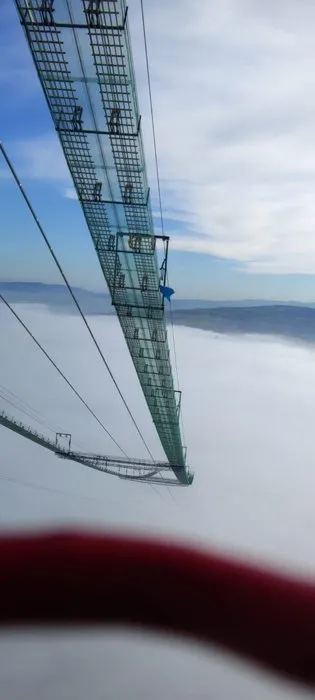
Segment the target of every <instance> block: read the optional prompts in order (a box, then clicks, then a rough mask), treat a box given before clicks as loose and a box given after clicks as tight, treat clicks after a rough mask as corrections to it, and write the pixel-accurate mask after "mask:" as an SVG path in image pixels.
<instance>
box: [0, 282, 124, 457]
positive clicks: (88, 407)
mask: <svg viewBox="0 0 315 700" xmlns="http://www.w3.org/2000/svg"><path fill="white" fill-rule="evenodd" d="M0 299H1V301H2V302H3V303H4V304H5V306H6V307H7V309H9V311H11V314H13V316H14V317H15V318H16V320H17V321H18V322H19V323H20V325H21V326H22V327H23V328H24V330H25V331H26V333H27V334H28V335H29V336H30V338H31V339H32V340H33V342H34V343H35V345H37V347H38V348H39V350H41V352H42V353H43V354H44V355H45V357H47V360H49V362H50V363H51V364H52V366H53V367H54V368H55V370H56V371H57V372H58V374H60V376H61V377H62V378H63V379H64V381H65V382H66V383H67V384H68V386H69V387H70V389H71V390H72V391H73V392H74V394H75V395H76V396H77V397H78V399H80V401H81V403H83V405H84V406H85V408H87V410H88V411H89V413H90V414H91V415H92V416H93V418H95V420H96V421H97V422H98V424H99V425H100V426H101V428H102V429H103V430H104V431H105V433H106V434H107V435H108V437H110V439H111V440H112V441H113V442H114V444H115V445H116V447H118V448H119V450H120V451H121V452H122V453H123V455H124V456H125V457H127V458H128V455H127V454H126V452H125V451H124V450H123V448H122V447H121V446H120V445H119V443H118V442H117V440H115V438H114V437H113V436H112V434H111V433H110V432H109V430H107V428H106V427H105V425H104V424H103V423H102V421H101V420H100V419H99V418H98V417H97V415H96V413H94V411H93V410H92V408H90V406H89V405H88V403H87V402H86V401H85V400H84V399H83V397H82V396H81V394H79V392H78V391H77V389H76V388H75V387H74V386H73V384H72V383H71V382H70V380H69V379H68V378H67V377H66V375H65V374H64V373H63V371H62V370H61V369H60V367H58V365H57V364H56V362H55V361H54V360H53V359H52V357H51V356H50V355H49V353H48V352H47V350H45V348H44V347H43V345H41V343H40V342H39V341H38V340H37V338H36V337H35V335H33V333H32V331H30V329H29V328H28V326H27V325H26V323H24V321H22V319H21V317H20V316H19V315H18V314H17V312H16V311H14V309H13V308H12V306H11V304H9V302H8V301H7V300H6V299H5V298H4V296H3V294H0Z"/></svg>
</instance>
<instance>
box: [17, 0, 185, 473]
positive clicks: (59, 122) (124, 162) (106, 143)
mask: <svg viewBox="0 0 315 700" xmlns="http://www.w3.org/2000/svg"><path fill="white" fill-rule="evenodd" d="M16 5H17V7H18V10H19V13H20V18H21V23H22V25H23V27H24V30H25V33H26V37H27V40H28V43H29V46H30V49H31V52H32V55H33V59H34V62H35V66H36V69H37V72H38V75H39V79H40V81H41V84H42V87H43V90H44V93H45V96H46V99H47V102H48V105H49V109H50V111H51V115H52V118H53V121H54V125H55V128H56V130H57V132H58V136H59V139H60V142H61V145H62V148H63V151H64V154H65V157H66V160H67V163H68V166H69V169H70V172H71V175H72V178H73V182H74V185H75V188H76V191H77V194H78V198H79V200H80V202H81V206H82V208H83V211H84V214H85V218H86V221H87V224H88V227H89V230H90V233H91V236H92V239H93V243H94V246H95V250H96V253H97V255H98V258H99V262H100V264H101V267H102V270H103V273H104V276H105V279H106V282H107V284H108V287H109V291H110V294H111V297H112V302H113V304H114V306H115V308H116V311H117V315H118V318H119V321H120V324H121V327H122V330H123V332H124V335H125V338H126V341H127V344H128V348H129V351H130V354H131V357H132V360H133V363H134V366H135V369H136V372H137V374H138V377H139V381H140V383H141V386H142V389H143V393H144V396H145V399H146V402H147V404H148V407H149V410H150V412H151V415H152V418H153V422H154V424H155V426H156V429H157V432H158V434H159V437H160V440H161V443H162V446H163V448H164V451H165V454H166V456H167V458H168V460H169V463H170V465H171V466H172V468H173V471H174V473H175V474H176V476H177V478H178V479H179V481H180V482H181V483H188V482H189V481H190V480H191V475H190V473H189V471H188V469H187V468H186V467H185V450H184V448H183V446H182V441H181V434H180V428H179V411H180V400H179V398H180V397H179V398H178V392H176V391H175V389H174V382H173V374H172V367H171V362H170V353H169V347H168V341H167V332H166V323H165V318H164V307H163V300H162V296H161V293H160V291H159V286H160V281H161V279H165V274H166V265H167V246H168V239H167V238H166V237H164V241H163V242H164V244H165V257H164V264H163V266H162V270H160V265H159V263H158V256H157V251H156V237H155V236H154V230H153V222H152V213H151V205H150V192H149V188H148V182H147V175H146V166H145V158H144V151H143V143H142V136H141V128H140V124H141V119H140V114H139V108H138V102H137V94H136V84H135V75H134V68H133V60H132V53H131V45H130V36H129V30H128V21H127V9H126V6H125V2H124V0H76V2H75V3H71V0H16Z"/></svg>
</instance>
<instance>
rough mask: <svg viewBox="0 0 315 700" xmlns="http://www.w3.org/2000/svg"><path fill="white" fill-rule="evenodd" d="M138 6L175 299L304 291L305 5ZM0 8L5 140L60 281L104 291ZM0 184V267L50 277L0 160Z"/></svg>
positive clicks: (309, 45)
mask: <svg viewBox="0 0 315 700" xmlns="http://www.w3.org/2000/svg"><path fill="white" fill-rule="evenodd" d="M58 1H59V0H58ZM73 1H74V0H73ZM77 1H78V0H75V2H77ZM144 8H145V18H146V25H147V38H148V49H149V59H150V68H151V81H152V94H153V103H154V114H155V126H156V136H157V145H158V155H159V166H160V178H161V192H162V204H163V213H164V222H165V230H166V232H167V233H168V234H169V235H170V236H171V254H170V264H169V273H170V280H171V283H172V286H173V287H174V288H175V290H176V293H177V295H178V296H179V297H187V296H190V297H192V298H205V299H222V298H225V299H242V298H266V299H280V300H290V299H295V300H301V301H309V300H312V301H314V274H315V236H314V223H315V199H314V194H313V192H314V184H315V146H314V143H315V119H314V116H315V97H314V94H315V93H314V74H315V70H314V69H315V47H314V41H313V27H314V24H315V6H314V3H313V2H312V1H311V0H287V1H286V2H285V3H284V2H283V1H282V0H279V2H277V3H275V2H272V0H255V2H253V1H252V0H221V1H220V2H219V3H218V2H215V0H199V1H198V3H196V2H194V1H193V0H172V2H171V3H170V2H168V0H160V2H158V3H156V2H154V0H145V2H144ZM1 16H2V23H1V28H0V55H1V69H0V83H1V95H2V107H1V115H0V133H1V138H2V140H3V143H4V146H5V148H6V150H7V152H8V154H9V156H10V158H11V159H12V161H13V163H14V165H15V167H16V169H17V171H18V174H19V177H20V179H21V180H22V182H23V184H24V185H25V188H26V189H27V192H28V194H29V195H30V197H31V199H32V202H33V204H34V206H35V209H36V212H37V214H38V216H39V218H40V220H41V222H42V224H43V225H44V227H45V230H46V232H47V234H48V235H49V238H50V239H51V241H52V243H53V245H54V247H55V248H56V251H57V252H58V254H59V256H60V257H61V260H62V262H63V264H64V266H65V268H66V271H67V272H68V274H69V276H70V277H71V281H72V283H73V284H74V285H80V286H83V287H86V288H87V289H93V290H101V289H104V280H103V278H102V275H101V272H100V269H99V266H98V263H97V260H96V256H95V253H94V250H93V246H92V243H91V240H90V237H89V233H88V230H87V228H86V224H85V222H84V218H83V215H82V214H81V211H80V208H79V205H78V202H77V201H75V200H74V199H73V189H72V186H71V184H72V183H71V179H70V176H69V173H68V171H67V167H66V165H65V161H64V158H63V155H62V151H61V148H60V146H59V143H58V140H57V137H56V134H55V132H54V130H53V128H52V122H51V118H50V115H49V113H48V109H47V107H46V104H45V101H44V97H43V95H42V92H41V88H40V86H39V82H38V79H37V77H36V73H35V69H34V66H33V64H32V61H31V58H30V55H29V51H28V48H27V45H26V40H25V39H24V36H23V32H22V30H21V28H20V26H19V22H18V18H17V13H16V10H15V7H14V3H13V0H2V3H1ZM129 20H130V29H131V37H132V42H133V51H134V60H135V69H136V76H137V85H138V93H139V102H140V109H141V113H142V126H143V136H144V145H145V152H146V159H147V167H148V173H149V181H150V185H151V191H152V206H153V213H154V219H155V224H156V230H157V231H158V230H159V226H160V223H159V212H158V206H157V187H156V178H155V170H154V154H153V144H152V132H151V125H150V118H149V101H148V87H147V82H146V73H145V58H144V47H143V35H142V26H141V14H140V3H139V0H130V2H129ZM0 181H1V187H0V205H1V219H2V227H1V232H0V237H1V238H0V247H1V259H0V279H2V280H3V279H5V280H8V279H10V280H31V281H48V282H56V281H59V280H58V279H57V278H56V272H55V270H54V269H53V268H52V266H51V264H50V261H49V258H48V256H47V253H46V251H45V249H44V247H43V245H42V243H41V241H40V239H39V235H38V232H37V231H36V230H35V228H34V224H33V222H32V221H31V219H30V216H29V214H28V212H27V211H26V208H25V205H24V203H23V202H22V201H21V197H20V195H19V194H18V192H17V191H16V187H15V185H14V184H13V182H12V180H11V179H10V178H9V176H8V172H7V170H6V168H5V166H4V163H3V162H2V163H0Z"/></svg>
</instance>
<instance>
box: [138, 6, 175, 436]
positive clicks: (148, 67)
mask: <svg viewBox="0 0 315 700" xmlns="http://www.w3.org/2000/svg"><path fill="white" fill-rule="evenodd" d="M140 5H141V17H142V30H143V39H144V51H145V62H146V69H147V81H148V91H149V101H150V113H151V125H152V135H153V145H154V159H155V170H156V180H157V188H158V198H159V208H160V220H161V231H162V235H163V236H164V217H163V207H162V195H161V184H160V170H159V159H158V153H157V144H156V133H155V123H154V109H153V99H152V89H151V75H150V64H149V53H148V43H147V32H146V26H145V19H144V6H143V0H140ZM167 284H168V285H169V280H168V275H167ZM170 319H171V326H172V336H173V348H174V362H175V372H176V379H177V389H179V372H178V362H177V353H176V343H175V330H174V323H173V313H172V304H171V301H170ZM180 415H181V425H182V432H183V439H184V442H185V435H184V421H183V414H182V411H181V412H180Z"/></svg>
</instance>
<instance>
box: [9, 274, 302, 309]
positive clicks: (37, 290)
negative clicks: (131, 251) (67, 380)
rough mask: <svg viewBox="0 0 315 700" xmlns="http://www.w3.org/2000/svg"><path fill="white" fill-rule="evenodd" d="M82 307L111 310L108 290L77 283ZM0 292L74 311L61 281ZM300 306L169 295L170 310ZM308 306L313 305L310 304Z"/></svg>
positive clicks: (24, 301) (21, 284) (11, 287)
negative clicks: (177, 297)
mask: <svg viewBox="0 0 315 700" xmlns="http://www.w3.org/2000/svg"><path fill="white" fill-rule="evenodd" d="M73 290H74V292H75V294H76V296H77V297H78V300H79V302H80V304H82V307H83V310H84V312H85V313H87V314H111V313H113V307H112V304H111V300H110V297H109V294H107V293H106V292H90V291H88V290H87V289H82V288H81V287H74V288H73ZM0 292H2V294H3V295H4V296H5V297H6V298H7V299H8V301H10V302H12V303H19V304H45V305H46V306H48V307H49V308H52V309H54V310H55V311H61V312H62V311H64V312H65V313H76V310H75V307H74V304H73V301H72V299H71V297H70V295H69V292H68V290H67V288H66V287H65V285H63V284H42V283H40V282H1V281H0ZM275 305H286V306H304V305H303V304H301V303H300V302H295V301H290V302H279V301H270V300H267V301H266V300H264V299H241V300H237V301H230V300H219V301H218V300H216V301H212V300H210V299H176V297H175V298H173V301H172V308H173V309H174V310H182V309H185V310H191V311H194V310H195V309H212V308H222V307H229V308H234V307H237V308H239V307H257V306H275ZM308 306H311V307H314V308H315V302H314V304H308Z"/></svg>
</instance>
